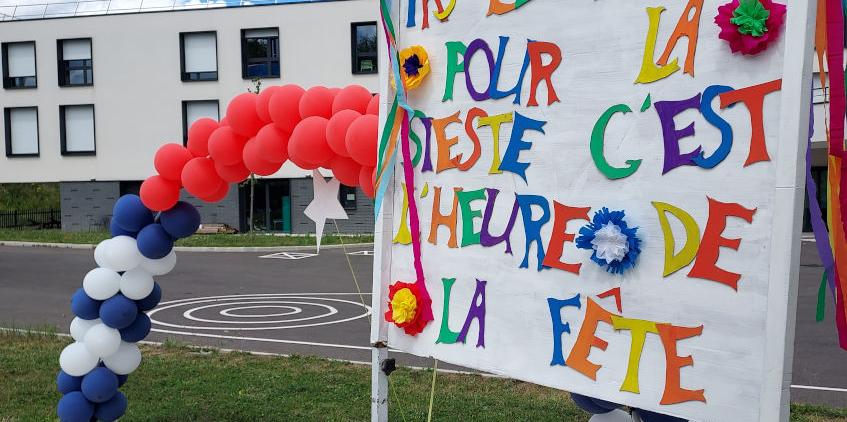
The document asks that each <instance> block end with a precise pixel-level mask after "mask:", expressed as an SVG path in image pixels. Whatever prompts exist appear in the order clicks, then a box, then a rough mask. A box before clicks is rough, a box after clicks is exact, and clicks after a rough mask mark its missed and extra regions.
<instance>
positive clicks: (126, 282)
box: [120, 264, 153, 300]
mask: <svg viewBox="0 0 847 422" xmlns="http://www.w3.org/2000/svg"><path fill="white" fill-rule="evenodd" d="M142 266H143V264H142ZM120 283H121V293H123V295H124V296H126V297H128V298H130V299H132V300H141V299H144V298H145V297H147V296H148V295H150V292H152V291H153V276H151V275H150V274H149V273H148V272H147V271H145V270H144V268H142V267H138V268H135V269H132V270H129V271H127V272H125V273H124V274H123V275H122V276H121V280H120Z"/></svg>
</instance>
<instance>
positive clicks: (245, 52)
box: [241, 28, 279, 79]
mask: <svg viewBox="0 0 847 422" xmlns="http://www.w3.org/2000/svg"><path fill="white" fill-rule="evenodd" d="M241 76H242V77H243V78H244V79H253V78H278V77H279V29H277V28H261V29H242V30H241Z"/></svg>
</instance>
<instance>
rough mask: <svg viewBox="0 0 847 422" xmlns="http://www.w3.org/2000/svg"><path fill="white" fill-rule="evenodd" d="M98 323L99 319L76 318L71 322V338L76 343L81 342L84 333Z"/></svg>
mask: <svg viewBox="0 0 847 422" xmlns="http://www.w3.org/2000/svg"><path fill="white" fill-rule="evenodd" d="M99 323H100V319H99V318H98V319H82V318H80V317H76V318H74V319H73V321H71V337H73V338H74V340H76V341H82V339H83V338H85V333H87V332H88V330H89V329H91V327H93V326H95V325H97V324H99Z"/></svg>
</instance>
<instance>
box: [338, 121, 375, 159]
mask: <svg viewBox="0 0 847 422" xmlns="http://www.w3.org/2000/svg"><path fill="white" fill-rule="evenodd" d="M378 134H379V117H377V116H374V115H372V114H366V115H364V116H361V117H359V118H357V119H356V120H354V121H353V123H352V124H350V127H349V128H347V137H346V138H345V140H344V143H345V144H346V145H347V152H349V153H350V157H352V158H353V159H354V160H356V162H357V163H359V164H361V165H363V166H365V167H375V166H376V155H377V145H376V144H377V136H378Z"/></svg>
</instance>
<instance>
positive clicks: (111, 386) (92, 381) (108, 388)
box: [82, 367, 118, 403]
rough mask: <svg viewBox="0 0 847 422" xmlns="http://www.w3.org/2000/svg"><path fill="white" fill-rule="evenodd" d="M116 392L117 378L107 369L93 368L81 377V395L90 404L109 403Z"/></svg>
mask: <svg viewBox="0 0 847 422" xmlns="http://www.w3.org/2000/svg"><path fill="white" fill-rule="evenodd" d="M117 392H118V376H117V375H115V374H114V373H113V372H112V371H110V370H109V368H100V367H98V368H94V369H92V370H91V372H89V373H87V374H85V376H84V377H82V395H84V396H85V398H86V399H88V401H90V402H94V403H103V402H106V401H109V400H110V399H111V398H112V397H114V396H115V393H117Z"/></svg>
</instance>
